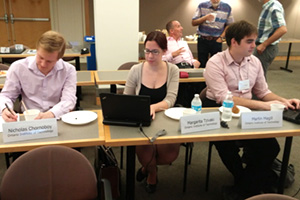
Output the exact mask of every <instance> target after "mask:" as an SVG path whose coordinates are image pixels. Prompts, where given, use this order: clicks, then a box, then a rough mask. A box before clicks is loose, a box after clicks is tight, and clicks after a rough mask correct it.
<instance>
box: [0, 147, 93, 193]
mask: <svg viewBox="0 0 300 200" xmlns="http://www.w3.org/2000/svg"><path fill="white" fill-rule="evenodd" d="M0 194H1V199H20V198H21V199H96V198H97V196H98V186H97V178H96V175H95V171H94V169H93V167H92V165H91V164H90V162H89V161H88V160H87V159H86V157H84V156H83V155H82V154H81V153H80V152H78V151H76V150H74V149H71V148H69V147H64V146H45V147H40V148H37V149H34V150H31V151H29V152H27V153H25V154H23V155H22V156H21V157H19V158H18V159H17V160H16V161H15V162H13V163H12V165H11V166H10V167H9V168H8V169H7V171H6V172H5V174H4V176H3V179H2V183H1V186H0Z"/></svg>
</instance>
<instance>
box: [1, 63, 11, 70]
mask: <svg viewBox="0 0 300 200" xmlns="http://www.w3.org/2000/svg"><path fill="white" fill-rule="evenodd" d="M8 68H9V66H8V65H6V64H2V63H0V70H8Z"/></svg>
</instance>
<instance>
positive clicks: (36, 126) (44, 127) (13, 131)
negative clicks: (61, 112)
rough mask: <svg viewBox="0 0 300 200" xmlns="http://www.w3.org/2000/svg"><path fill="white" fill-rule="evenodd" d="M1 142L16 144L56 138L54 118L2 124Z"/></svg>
mask: <svg viewBox="0 0 300 200" xmlns="http://www.w3.org/2000/svg"><path fill="white" fill-rule="evenodd" d="M2 125H3V142H4V143H8V142H17V141H23V140H33V139H39V138H48V137H55V136H58V132H57V121H56V119H55V118H51V119H40V120H33V121H18V122H9V123H3V124H2Z"/></svg>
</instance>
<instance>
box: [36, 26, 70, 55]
mask: <svg viewBox="0 0 300 200" xmlns="http://www.w3.org/2000/svg"><path fill="white" fill-rule="evenodd" d="M39 48H42V49H44V50H45V51H47V52H50V53H52V52H55V51H58V59H60V58H62V57H63V55H64V53H65V49H66V41H65V39H64V37H63V36H62V35H61V34H60V33H58V32H56V31H47V32H45V33H44V34H43V35H42V36H41V37H40V38H39V40H38V41H37V43H36V49H39Z"/></svg>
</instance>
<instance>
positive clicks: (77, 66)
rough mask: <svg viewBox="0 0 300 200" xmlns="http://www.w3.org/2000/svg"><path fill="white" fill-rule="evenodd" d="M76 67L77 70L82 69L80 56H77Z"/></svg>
mask: <svg viewBox="0 0 300 200" xmlns="http://www.w3.org/2000/svg"><path fill="white" fill-rule="evenodd" d="M75 68H76V71H80V58H79V57H75Z"/></svg>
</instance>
